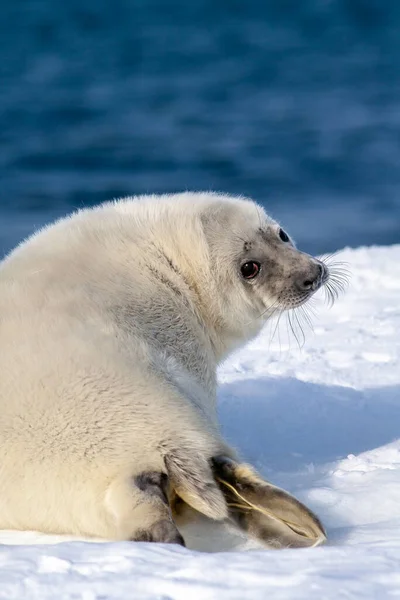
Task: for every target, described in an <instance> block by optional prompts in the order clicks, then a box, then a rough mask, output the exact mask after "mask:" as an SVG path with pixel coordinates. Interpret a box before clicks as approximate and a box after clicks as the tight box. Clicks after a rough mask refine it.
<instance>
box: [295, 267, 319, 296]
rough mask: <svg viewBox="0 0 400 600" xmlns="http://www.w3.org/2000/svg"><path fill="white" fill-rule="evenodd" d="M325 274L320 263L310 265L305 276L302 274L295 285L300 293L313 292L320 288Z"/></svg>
mask: <svg viewBox="0 0 400 600" xmlns="http://www.w3.org/2000/svg"><path fill="white" fill-rule="evenodd" d="M325 273H326V267H325V265H324V264H323V263H321V262H319V261H318V262H315V263H312V264H311V265H310V268H309V269H308V271H307V274H306V275H304V273H303V274H302V275H301V276H299V277H298V278H297V281H296V285H297V288H298V289H299V290H300V291H301V292H309V291H313V292H315V291H316V290H318V288H320V287H321V285H322V282H323V280H324V277H325Z"/></svg>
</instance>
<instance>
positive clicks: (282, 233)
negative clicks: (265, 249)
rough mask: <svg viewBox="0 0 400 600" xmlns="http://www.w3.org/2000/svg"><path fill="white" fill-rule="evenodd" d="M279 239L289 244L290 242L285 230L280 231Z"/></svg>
mask: <svg viewBox="0 0 400 600" xmlns="http://www.w3.org/2000/svg"><path fill="white" fill-rule="evenodd" d="M279 237H280V238H281V240H282V242H288V241H289V236H288V234H287V233H286V231H283V229H280V230H279Z"/></svg>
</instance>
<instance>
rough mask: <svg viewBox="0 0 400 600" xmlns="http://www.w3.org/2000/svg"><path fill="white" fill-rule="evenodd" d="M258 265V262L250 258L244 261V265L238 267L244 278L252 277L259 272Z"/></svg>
mask: <svg viewBox="0 0 400 600" xmlns="http://www.w3.org/2000/svg"><path fill="white" fill-rule="evenodd" d="M260 266H261V265H260V263H258V262H255V261H254V260H251V261H249V262H246V263H244V265H242V266H241V267H240V271H241V273H242V275H243V277H244V278H245V279H254V277H256V276H257V275H258V274H259V272H260Z"/></svg>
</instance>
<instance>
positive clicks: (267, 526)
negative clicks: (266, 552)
mask: <svg viewBox="0 0 400 600" xmlns="http://www.w3.org/2000/svg"><path fill="white" fill-rule="evenodd" d="M212 466H213V472H214V476H215V479H216V481H217V482H218V484H219V486H220V489H221V491H222V493H223V494H224V496H225V500H226V503H227V505H228V509H229V516H230V518H231V519H232V520H233V521H234V522H235V523H236V524H237V525H238V526H239V528H240V529H242V530H243V531H245V532H246V533H247V534H248V535H249V536H251V537H254V538H256V539H257V540H259V541H261V542H262V543H264V544H265V546H267V547H268V548H306V547H311V546H318V545H319V544H321V543H323V542H324V541H325V540H326V533H325V530H324V528H323V526H322V524H321V522H320V521H319V519H318V517H316V516H315V515H314V514H313V513H312V512H311V511H310V510H309V509H308V508H307V507H306V506H304V504H302V503H301V502H299V501H298V500H296V498H294V497H293V496H291V495H290V494H288V493H287V492H285V491H284V490H282V489H280V488H278V487H276V486H274V485H272V484H271V483H268V482H267V481H264V480H263V479H262V478H261V477H260V476H259V475H258V474H257V473H256V472H255V471H254V470H253V469H252V468H251V467H250V466H248V465H246V464H243V463H237V462H235V461H233V460H232V459H230V458H227V457H225V456H217V457H214V458H213V459H212Z"/></svg>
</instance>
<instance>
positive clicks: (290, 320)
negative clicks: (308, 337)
mask: <svg viewBox="0 0 400 600" xmlns="http://www.w3.org/2000/svg"><path fill="white" fill-rule="evenodd" d="M293 313H294V311H293V310H289V311H288V313H287V315H288V320H289V325H290V329H291V331H292V333H293V336H294V338H295V340H296V342H297V345H298V347H299V350H301V348H302V347H303V346H304V342H305V337H304V332H303V330H302V329H301V328H300V329H301V332H302V334H303V344H301V343H300V340H299V337H298V335H297V333H296V328H295V326H294V325H293V322H292V316H295V313H294V314H293Z"/></svg>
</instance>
